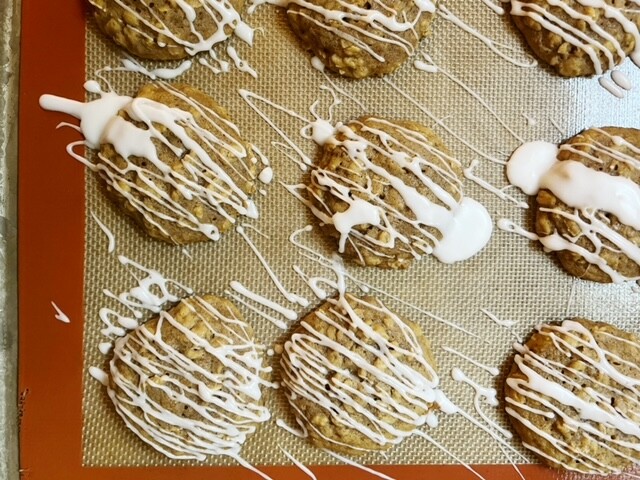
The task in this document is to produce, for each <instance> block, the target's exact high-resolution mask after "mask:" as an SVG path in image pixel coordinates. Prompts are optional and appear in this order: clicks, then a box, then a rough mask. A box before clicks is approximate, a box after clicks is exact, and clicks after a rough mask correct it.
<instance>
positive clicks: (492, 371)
mask: <svg viewBox="0 0 640 480" xmlns="http://www.w3.org/2000/svg"><path fill="white" fill-rule="evenodd" d="M442 349H443V350H444V351H445V352H448V353H451V354H453V355H455V356H457V357H460V358H462V359H463V360H466V361H467V362H469V363H470V364H472V365H475V366H476V367H478V368H481V369H482V370H484V371H485V372H488V373H489V375H491V376H493V377H495V376H497V375H498V374H499V373H500V370H498V369H497V368H496V367H491V366H489V365H485V364H484V363H480V362H479V361H477V360H474V359H473V358H471V357H469V356H468V355H465V354H464V353H461V352H459V351H458V350H455V349H453V348H451V347H447V346H443V347H442Z"/></svg>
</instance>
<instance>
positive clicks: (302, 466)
mask: <svg viewBox="0 0 640 480" xmlns="http://www.w3.org/2000/svg"><path fill="white" fill-rule="evenodd" d="M278 448H279V449H280V450H281V451H282V453H284V455H285V456H286V457H287V458H288V459H289V460H291V462H292V463H293V464H294V465H295V466H296V467H298V468H299V469H300V470H301V471H302V472H303V473H304V474H305V475H307V476H308V477H309V478H311V479H312V480H318V478H317V477H316V476H315V475H314V474H313V472H312V471H311V470H309V468H308V467H307V466H306V465H305V464H304V463H302V462H301V461H300V460H298V459H297V458H296V457H294V456H293V455H291V454H290V453H289V452H287V451H286V450H285V449H284V448H282V445H278Z"/></svg>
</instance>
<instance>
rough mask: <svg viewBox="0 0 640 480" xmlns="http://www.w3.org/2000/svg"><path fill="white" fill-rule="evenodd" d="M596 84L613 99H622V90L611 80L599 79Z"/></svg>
mask: <svg viewBox="0 0 640 480" xmlns="http://www.w3.org/2000/svg"><path fill="white" fill-rule="evenodd" d="M598 83H599V84H600V86H601V87H602V88H604V89H605V90H606V91H607V92H609V93H610V94H611V95H613V96H614V97H618V98H624V90H623V89H622V88H620V87H619V86H618V85H617V84H616V83H615V82H614V81H613V80H611V79H610V78H607V77H604V76H603V77H600V78H599V79H598Z"/></svg>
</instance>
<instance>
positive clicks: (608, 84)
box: [598, 70, 633, 98]
mask: <svg viewBox="0 0 640 480" xmlns="http://www.w3.org/2000/svg"><path fill="white" fill-rule="evenodd" d="M598 82H599V83H600V85H601V86H602V87H603V88H604V89H605V90H607V91H608V92H609V93H610V94H611V95H613V96H615V97H618V98H624V97H625V95H626V94H627V92H628V91H629V90H631V89H632V88H633V84H632V83H631V80H630V79H629V77H627V75H626V74H625V73H624V72H622V71H621V70H614V71H612V72H611V78H610V79H609V78H607V77H605V76H602V77H600V78H599V79H598Z"/></svg>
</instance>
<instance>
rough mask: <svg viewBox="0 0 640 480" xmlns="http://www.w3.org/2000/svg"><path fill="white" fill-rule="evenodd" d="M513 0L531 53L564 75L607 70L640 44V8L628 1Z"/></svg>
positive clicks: (515, 18)
mask: <svg viewBox="0 0 640 480" xmlns="http://www.w3.org/2000/svg"><path fill="white" fill-rule="evenodd" d="M593 3H594V2H587V1H585V0H562V1H561V2H551V1H549V0H526V1H524V0H511V18H513V21H514V23H515V24H516V26H517V27H518V29H519V30H520V31H521V32H522V34H523V35H524V37H525V39H526V41H527V43H528V44H529V46H530V47H531V49H532V50H533V52H534V53H535V54H536V55H537V56H538V57H539V58H540V59H541V60H543V61H544V62H546V63H548V64H549V65H550V66H551V67H552V68H554V69H555V70H556V71H557V72H558V73H559V74H560V75H562V76H564V77H582V76H588V75H594V74H601V73H604V72H606V71H607V70H611V69H613V68H614V67H616V66H617V65H619V64H620V63H622V61H623V60H624V58H625V57H626V56H627V55H629V54H631V53H632V52H634V51H637V50H638V49H639V48H640V45H637V43H638V41H639V40H640V35H639V33H638V28H639V27H640V13H639V12H638V9H637V6H638V5H637V3H636V2H634V1H632V0H604V3H605V4H606V8H599V7H597V6H592V4H593Z"/></svg>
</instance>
